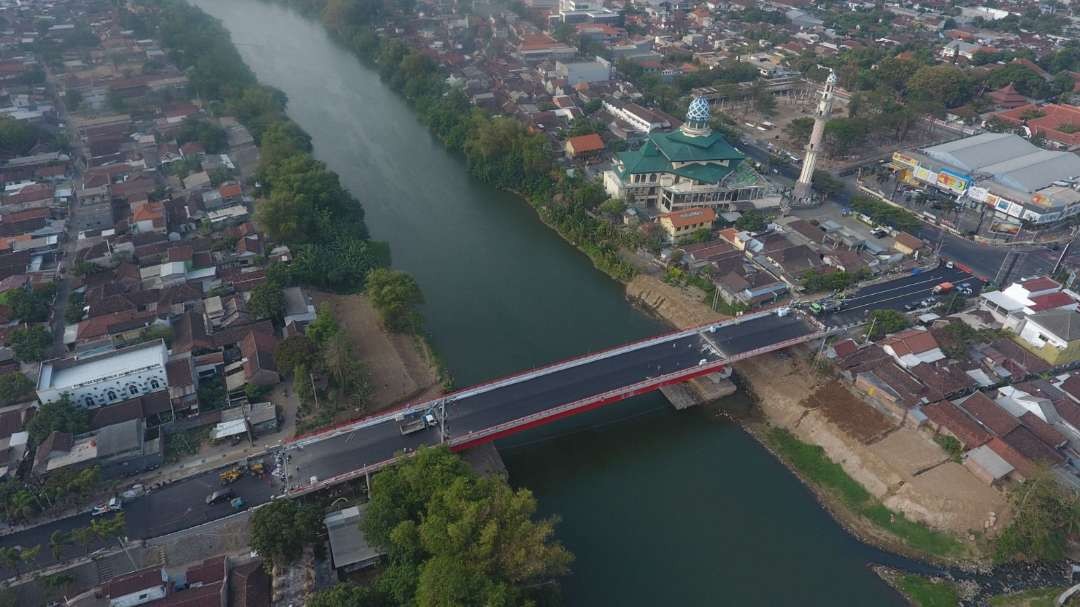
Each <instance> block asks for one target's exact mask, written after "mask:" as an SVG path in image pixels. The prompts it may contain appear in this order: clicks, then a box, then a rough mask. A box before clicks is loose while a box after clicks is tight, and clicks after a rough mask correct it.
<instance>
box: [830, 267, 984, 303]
mask: <svg viewBox="0 0 1080 607" xmlns="http://www.w3.org/2000/svg"><path fill="white" fill-rule="evenodd" d="M961 274H962V275H966V276H967V277H968V278H974V276H973V275H971V274H968V273H966V272H961ZM968 278H958V279H956V280H957V281H960V280H968ZM897 280H899V279H897ZM929 282H937V283H942V282H950V281H949V280H948V279H946V278H945V277H943V276H939V277H936V278H931V279H930V280H923V281H918V282H912V283H908V284H906V285H903V286H899V287H895V288H892V289H882V290H880V291H878V292H876V293H870V294H868V295H857V296H855V297H848V298H846V299H844V301H851V300H853V299H866V298H867V297H877V296H878V295H881V294H883V293H888V292H890V291H898V290H900V289H905V288H908V287H914V286H917V285H923V284H926V283H929Z"/></svg>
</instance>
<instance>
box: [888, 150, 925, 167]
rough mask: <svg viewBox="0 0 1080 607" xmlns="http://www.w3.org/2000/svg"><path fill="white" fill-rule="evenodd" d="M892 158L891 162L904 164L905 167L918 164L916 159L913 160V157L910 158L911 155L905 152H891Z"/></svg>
mask: <svg viewBox="0 0 1080 607" xmlns="http://www.w3.org/2000/svg"><path fill="white" fill-rule="evenodd" d="M892 159H893V162H895V163H896V164H901V165H904V166H906V167H911V168H915V167H917V166H919V161H918V160H915V159H914V158H912V157H911V156H908V155H907V154H901V153H900V152H893V155H892Z"/></svg>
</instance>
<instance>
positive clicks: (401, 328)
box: [365, 268, 424, 333]
mask: <svg viewBox="0 0 1080 607" xmlns="http://www.w3.org/2000/svg"><path fill="white" fill-rule="evenodd" d="M366 282H367V285H366V287H365V291H366V292H367V295H368V297H369V298H370V299H371V303H372V304H373V305H374V306H375V309H376V310H378V311H379V316H380V317H381V318H382V322H383V325H385V326H386V328H387V329H390V330H391V331H394V332H396V333H405V332H410V331H417V330H419V328H420V325H421V323H422V320H421V317H420V314H419V313H418V312H417V311H416V308H415V306H418V305H420V304H422V303H424V295H423V293H421V292H420V285H418V284H416V279H414V278H413V277H412V276H410V275H409V274H407V273H405V272H402V271H401V270H391V269H388V268H377V269H375V270H372V271H371V272H369V273H368V276H367V281H366Z"/></svg>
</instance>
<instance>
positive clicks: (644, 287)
mask: <svg viewBox="0 0 1080 607" xmlns="http://www.w3.org/2000/svg"><path fill="white" fill-rule="evenodd" d="M309 14H310V13H309ZM324 25H326V26H327V27H328V29H329V30H330V31H331V33H332V34H333V37H334V38H335V39H336V40H338V42H339V43H342V44H343V45H344V46H345V48H347V49H349V50H351V51H352V52H353V53H354V54H355V55H357V56H359V57H360V58H361V59H365V60H366V61H373V60H374V57H373V52H374V50H375V49H376V48H379V47H380V46H381V45H385V46H386V49H384V50H387V51H388V52H387V53H382V54H381V55H380V56H379V57H378V59H377V60H375V65H376V67H378V68H379V71H380V73H381V75H382V76H383V78H384V80H385V81H386V82H387V84H388V85H389V86H390V88H392V89H393V90H396V91H398V92H399V93H400V94H401V95H402V97H403V98H404V99H405V100H406V101H407V102H408V103H409V105H410V106H412V108H413V109H414V111H416V113H417V114H418V115H419V116H420V118H421V122H422V123H424V124H425V125H426V126H427V127H428V128H429V130H430V131H431V132H432V133H433V134H434V135H435V136H436V137H437V138H438V139H439V141H440V142H442V143H443V144H444V145H446V147H447V148H448V149H450V150H453V151H461V150H464V151H465V155H466V163H467V166H468V168H469V172H470V173H471V174H473V175H474V176H475V177H477V178H478V179H480V180H481V181H483V182H485V183H488V184H490V185H492V186H495V187H500V188H502V189H504V190H509V189H511V188H512V189H516V190H518V191H519V193H521V194H523V196H522V198H524V199H525V200H526V201H528V202H530V203H532V207H533V208H535V209H536V210H537V213H538V214H539V218H540V219H541V221H543V222H544V223H546V224H547V225H549V226H551V227H554V228H555V229H556V231H557V232H558V233H559V234H560V235H561V236H562V237H563V238H564V239H565V240H566V241H568V242H570V243H571V244H573V245H574V246H576V247H577V248H578V249H579V250H581V251H582V252H584V253H585V254H586V255H588V256H589V257H590V259H591V260H592V261H593V264H594V265H595V266H597V267H598V268H600V269H601V270H604V271H606V272H607V273H608V274H609V275H611V276H613V277H616V278H618V279H620V280H622V281H624V282H630V283H631V284H632V285H635V286H634V287H633V288H632V289H631V290H630V296H631V298H632V299H636V301H638V302H639V303H641V305H643V306H645V307H647V308H650V309H654V310H655V311H656V313H657V315H659V316H660V317H662V318H664V319H665V320H667V321H668V322H669V323H671V324H674V325H676V326H690V325H695V324H701V323H703V322H708V321H710V320H716V319H720V318H723V316H722V315H719V314H716V313H715V312H712V311H711V310H709V309H708V307H707V306H705V305H704V304H702V303H701V297H703V295H702V296H700V297H697V298H696V300H695V298H694V297H691V296H687V295H686V294H680V293H678V292H677V291H678V289H674V288H669V287H670V286H669V285H665V284H664V283H662V281H659V280H658V279H656V278H655V277H649V276H641V275H640V274H639V275H637V276H634V275H633V274H634V273H633V272H630V273H629V275H628V274H627V273H624V272H621V271H614V272H613V271H611V270H610V268H605V265H609V264H606V263H603V262H604V261H605V260H607V259H609V258H610V257H611V256H612V255H614V254H615V253H614V252H613V250H612V249H611V248H610V247H607V248H597V247H596V241H595V240H593V239H592V238H591V236H592V235H593V234H594V233H596V232H597V231H602V232H604V233H605V234H608V233H617V232H618V228H617V227H615V226H613V225H611V224H609V223H608V222H607V221H605V220H599V219H597V218H595V217H593V216H592V215H590V214H589V213H587V212H585V211H584V210H583V207H588V205H587V204H577V205H576V206H575V203H573V202H572V201H573V200H574V197H572V196H567V191H566V190H567V187H565V186H566V182H565V181H559V182H558V183H556V184H550V183H548V184H547V185H546V186H544V185H543V184H540V185H538V184H537V183H535V182H534V181H535V180H532V179H531V178H532V177H535V175H534V174H533V173H527V174H525V175H523V176H522V177H523V182H522V184H521V186H520V187H519V186H518V185H516V184H514V183H512V182H508V181H507V179H506V178H505V177H506V175H508V174H512V173H507V174H504V173H503V172H500V171H496V170H495V169H496V167H497V166H502V165H501V164H499V165H496V164H493V163H495V160H494V159H495V158H497V157H496V156H494V155H489V154H486V153H485V152H484V150H488V149H492V148H495V149H496V151H497V147H498V146H497V145H496V143H497V142H492V141H491V137H490V136H486V137H479V136H478V137H477V139H476V141H475V142H472V143H474V145H467V144H468V143H469V142H470V141H471V140H468V136H467V135H466V142H465V143H463V142H462V141H461V136H462V133H460V132H458V131H456V130H454V129H448V128H447V125H448V124H457V120H456V119H455V118H454V116H456V114H452V115H450V116H443V115H442V113H441V112H440V108H442V106H443V105H445V103H444V102H443V101H439V102H438V103H437V104H435V105H432V103H434V102H432V103H429V101H431V98H434V97H433V95H434V93H433V91H437V90H441V89H440V87H439V86H436V85H434V84H432V86H431V87H428V88H430V89H431V90H430V91H429V90H427V88H425V87H419V86H418V87H415V88H418V89H422V90H407V89H405V88H404V85H405V80H404V78H405V77H406V76H408V74H404V75H403V74H402V73H401V69H404V68H403V67H402V66H405V65H406V64H405V63H404V62H403V61H397V60H396V59H397V58H398V57H407V56H409V55H408V52H407V51H406V50H405V49H403V48H401V47H403V46H404V44H402V43H398V46H397V47H394V46H393V45H390V44H388V43H384V41H383V40H381V39H380V38H379V37H378V36H375V37H373V38H371V39H368V41H367V42H368V43H367V44H365V45H362V46H361V45H358V44H355V43H353V42H352V41H353V40H355V39H349V38H347V37H344V36H343V35H342V33H343V31H344V30H343V29H342V27H343V24H342V23H338V22H330V23H327V22H326V21H325V20H324ZM350 31H351V30H350ZM365 31H367V30H365ZM391 50H393V51H395V52H394V53H389V51H391ZM391 58H393V59H394V60H391ZM396 67H400V68H401V69H395V68H396ZM431 71H432V70H423V71H421V72H420V75H421V76H424V75H428V74H429V72H431ZM409 77H411V76H409ZM438 98H439V99H442V96H441V92H440V95H439V97H438ZM422 101H423V103H421V102H422ZM446 103H448V102H446ZM444 118H445V120H437V119H444ZM517 126H518V127H520V125H517ZM485 129H487V130H489V131H493V132H501V131H502V130H506V131H507V132H508V133H509V134H510V135H512V136H513V137H515V138H518V139H520V140H521V141H522V142H524V143H529V144H531V143H535V141H534V139H532V138H527V137H519V136H518V135H517V134H516V133H517V130H516V129H515V128H511V126H510V125H508V124H506V123H505V122H503V121H499V120H498V119H496V121H494V122H491V123H490V124H486V126H485ZM455 137H457V138H456V139H455ZM503 168H505V167H503ZM526 178H528V179H526ZM544 179H546V180H548V181H550V180H551V179H552V177H551V175H550V173H548V174H545V176H544ZM579 186H580V187H579ZM571 189H572V193H573V194H575V195H576V194H582V193H584V194H589V195H591V194H593V192H589V190H588V185H587V184H586V185H584V186H581V185H580V184H574V186H573V188H571ZM545 194H546V197H544V195H545ZM600 194H601V195H602V192H601V193H600ZM541 198H543V200H544V201H545V202H544V204H537V203H536V202H535V201H536V200H539V199H541ZM547 201H550V202H547ZM608 240H610V241H612V242H614V241H615V240H618V239H617V238H616V237H614V236H611V237H609V238H608ZM620 244H624V245H625V246H626V247H627V248H634V246H633V243H620ZM601 252H602V253H603V254H602V255H599V253H601ZM624 265H628V264H625V262H624ZM618 267H620V268H621V267H623V265H619V266H618ZM683 300H686V301H687V304H686V305H683V304H682V303H681V302H682V301H683ZM751 365H752V364H751ZM751 383H758V382H751ZM766 383H767V382H766ZM810 387H812V386H808V387H807V390H806V391H805V392H804V394H809V393H810V392H811V390H809V388H810ZM753 390H754V391H755V392H758V393H762V392H764V391H765V387H764V384H763V385H762V386H756V385H755V386H753ZM763 400H768V398H765V399H763ZM795 405H796V406H799V403H798V401H796V402H795ZM803 408H805V407H803ZM777 416H778V417H779V413H778V414H777ZM800 419H801V417H800ZM822 427H823V428H828V431H829V433H830V434H832V433H835V438H834V439H833V440H831V441H829V442H830V443H831V444H835V445H842V446H844V448H845V449H846V451H847V452H850V453H859V454H860V455H862V451H863V450H864V447H865V446H864V447H860V446H858V445H847V441H845V440H844V438H843V437H842V436H841V433H840V432H839V431H838V430H836V429H834V428H831V427H829V426H828V425H827V424H825V423H823V424H822ZM895 434H896V436H897V438H896V439H894V440H893V441H889V442H887V443H883V444H884V447H883V448H890V449H894V450H897V451H903V449H904V448H905V447H907V446H910V444H912V443H917V441H918V440H919V439H918V438H917V437H914V438H913V437H910V436H908V435H907V434H906V433H905V432H903V431H897V432H896V433H895ZM797 436H798V435H797ZM799 438H800V440H802V439H803V438H802V437H799ZM809 438H814V437H809ZM930 448H931V449H936V451H933V452H934V453H937V452H940V448H938V447H936V446H935V445H932V444H931V446H930ZM940 453H941V456H942V458H943V459H944V458H945V455H944V453H943V452H940ZM829 455H830V457H831V456H832V454H829ZM874 457H877V458H879V459H884V460H887V459H888V457H887V456H881V455H875V456H874ZM864 459H865V460H866V461H869V460H871V459H872V458H871V457H870V456H866V457H865V458H857V459H853V460H852V461H855V462H858V463H856V464H853V465H852V467H853V468H854V467H858V466H859V465H861V462H862V461H863V460H864ZM918 463H919V464H920V465H922V464H925V463H926V462H918ZM941 468H944V469H948V467H947V466H941ZM918 469H919V468H917V467H914V466H912V467H908V468H905V469H902V470H892V471H886V472H885V473H883V480H881V481H880V482H879V483H877V487H876V489H878V490H877V491H871V492H870V493H871V495H873V498H874V499H875V500H879V501H885V500H889V499H891V500H892V501H893V502H894V503H895V504H896V506H897V507H901V508H907V509H908V511H909V513H910V515H911V516H912V517H915V518H918V517H919V516H923V517H928V516H931V515H932V514H934V513H937V512H941V510H942V508H941V506H942V504H940V503H934V502H933V500H929V499H926V500H921V501H920V500H919V499H918V498H919V497H923V495H921V494H920V495H914V496H912V495H908V494H909V493H912V490H911V489H906V488H905V484H906V483H909V484H912V485H916V484H917V483H916V479H915V478H914V473H915V471H916V470H918ZM961 471H962V470H961ZM848 473H850V471H849V472H848ZM964 473H965V474H966V471H965V472H964ZM919 482H922V481H919ZM939 482H947V479H946V480H942V481H939ZM890 492H892V493H895V494H896V495H893V494H892V493H890ZM987 495H988V496H989V502H988V503H994V502H993V499H994V496H993V495H991V494H987ZM961 501H962V502H963V504H964V505H965V506H966V505H967V504H968V503H969V500H968V499H967V498H964V499H962V500H961ZM872 513H873V514H876V515H878V516H879V517H883V518H884V519H885V522H886V523H892V522H893V521H892V520H891V519H892V518H893V516H892V515H891V514H888V513H887V511H884V509H883V508H882V509H875V510H873V511H872ZM857 518H858V517H853V520H854V519H857ZM947 519H948V520H946V521H943V522H945V523H948V524H952V525H955V529H954V532H958V533H963V532H964V531H966V530H967V529H979V528H981V524H982V519H980V517H979V516H978V515H977V514H976V515H973V514H971V513H963V515H957V516H950V517H947ZM903 520H905V521H906V520H908V519H906V518H905V519H903ZM912 525H913V529H918V525H916V524H912ZM906 528H907V527H906V526H905V529H906ZM927 535H928V536H929V537H933V536H932V535H930V534H927ZM941 543H942V544H945V542H941ZM901 544H903V542H901ZM953 551H954V550H953V549H952V548H950V549H949V550H948V551H947V552H949V553H950V554H951V553H952V552H953ZM972 551H974V550H972ZM960 552H964V553H965V554H966V553H967V552H968V550H964V551H960Z"/></svg>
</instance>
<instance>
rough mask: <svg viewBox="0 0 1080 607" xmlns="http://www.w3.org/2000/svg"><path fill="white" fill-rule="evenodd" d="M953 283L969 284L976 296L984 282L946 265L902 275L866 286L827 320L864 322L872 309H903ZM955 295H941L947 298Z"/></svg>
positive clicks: (841, 322)
mask: <svg viewBox="0 0 1080 607" xmlns="http://www.w3.org/2000/svg"><path fill="white" fill-rule="evenodd" d="M943 282H951V283H953V284H954V285H960V284H966V285H968V286H969V287H971V289H972V291H974V293H973V294H972V295H973V296H974V295H977V294H978V292H979V290H980V289H982V284H983V283H982V281H980V280H979V279H978V278H976V277H974V276H972V275H971V274H970V273H968V272H965V271H963V270H961V269H960V268H954V269H949V268H946V267H944V266H941V267H938V268H935V269H933V270H928V271H925V272H920V273H918V274H912V275H909V276H902V277H900V278H897V279H895V280H890V281H888V282H883V283H880V284H876V285H871V286H868V287H863V288H862V289H859V290H858V291H856V292H855V293H853V294H851V295H849V296H848V297H846V298H844V306H843V308H841V310H840V311H839V312H837V313H835V314H832V315H831V316H830V317H829V319H828V320H827V321H826V322H828V323H829V324H832V325H846V324H852V323H858V322H862V321H863V319H865V318H866V315H867V314H869V313H870V311H871V310H885V309H888V310H903V309H904V306H906V305H908V304H914V303H917V302H920V301H922V300H924V299H926V298H927V297H930V295H932V291H933V289H934V287H936V286H937V285H939V284H941V283H943ZM954 294H955V291H953V293H950V294H946V295H942V296H939V299H940V300H944V299H946V298H948V297H951V296H953V295H954Z"/></svg>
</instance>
